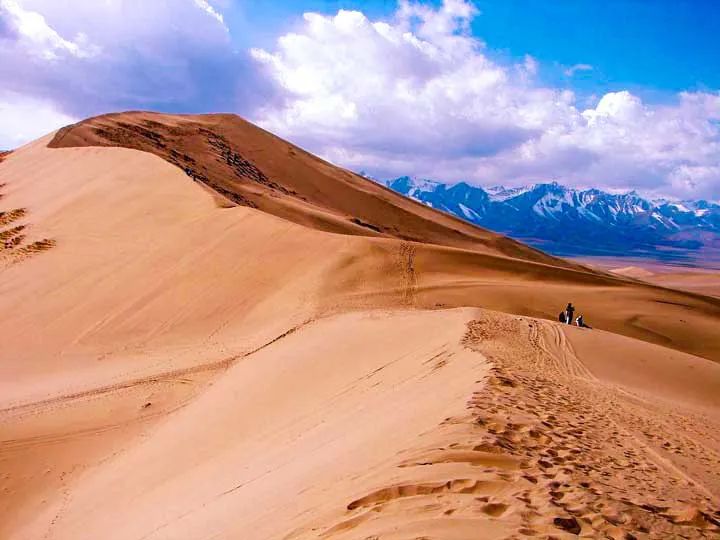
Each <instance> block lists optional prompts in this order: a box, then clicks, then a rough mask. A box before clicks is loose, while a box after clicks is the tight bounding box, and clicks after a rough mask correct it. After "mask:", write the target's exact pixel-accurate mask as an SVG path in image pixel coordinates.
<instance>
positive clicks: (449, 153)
mask: <svg viewBox="0 0 720 540" xmlns="http://www.w3.org/2000/svg"><path fill="white" fill-rule="evenodd" d="M718 36H720V8H718V7H717V4H716V3H715V2H714V1H709V2H703V1H702V0H693V1H688V0H671V1H670V0H656V1H653V2H647V1H644V0H623V1H621V0H606V1H604V2H596V1H594V0H555V1H551V0H543V1H540V0H476V1H471V0H399V1H395V0H373V1H365V2H363V1H359V0H347V1H343V0H294V1H288V2H281V1H260V0H254V1H251V0H152V1H147V0H96V1H92V2H88V1H85V0H0V148H15V147H17V146H20V145H22V144H24V143H26V142H28V141H30V140H33V139H35V138H37V137H39V136H41V135H43V134H45V133H47V132H49V131H52V130H54V129H57V128H58V127H60V126H63V125H66V124H68V123H72V122H75V121H77V120H79V119H82V118H85V117H88V116H92V115H96V114H101V113H105V112H111V111H118V110H134V109H150V110H158V111H164V112H197V113H201V112H219V111H222V112H234V113H237V114H240V115H241V116H243V117H245V118H247V119H249V120H251V121H253V122H255V123H257V124H259V125H260V126H262V127H264V128H266V129H268V130H270V131H273V132H274V133H276V134H278V135H280V136H282V137H284V138H286V139H288V140H290V141H292V142H294V143H296V144H298V145H300V146H302V147H304V148H306V149H308V150H310V151H312V152H314V153H316V154H318V155H320V156H322V157H324V158H326V159H328V160H330V161H332V162H333V163H336V164H338V165H342V166H344V167H348V168H350V169H353V170H355V171H362V172H365V173H367V174H369V175H372V176H374V177H377V178H393V177H396V176H402V175H412V176H419V177H423V178H434V179H439V180H443V181H447V182H457V181H466V182H469V183H472V184H476V185H497V184H504V185H507V186H512V185H521V184H527V183H534V182H546V181H551V180H554V181H558V182H560V183H562V184H565V185H569V186H573V187H598V188H602V189H608V190H612V191H625V190H633V189H634V190H637V191H639V192H640V193H643V194H646V195H648V196H667V197H671V198H681V199H682V198H706V199H711V200H718V199H720V69H718V62H717V59H718V58H720V37H718Z"/></svg>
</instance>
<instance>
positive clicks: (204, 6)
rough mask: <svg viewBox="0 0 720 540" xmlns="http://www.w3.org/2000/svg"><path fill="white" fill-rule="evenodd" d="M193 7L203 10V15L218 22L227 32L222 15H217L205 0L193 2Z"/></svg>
mask: <svg viewBox="0 0 720 540" xmlns="http://www.w3.org/2000/svg"><path fill="white" fill-rule="evenodd" d="M195 5H196V6H197V7H198V8H200V9H201V10H203V11H204V12H205V13H207V14H208V15H210V16H211V17H212V18H213V19H215V20H216V21H218V22H219V23H220V24H221V25H222V27H223V28H224V29H225V30H226V31H227V30H228V27H227V26H226V25H225V19H224V18H223V16H222V14H221V13H219V12H218V11H217V10H216V9H215V8H214V7H212V6H211V5H210V2H208V1H207V0H195Z"/></svg>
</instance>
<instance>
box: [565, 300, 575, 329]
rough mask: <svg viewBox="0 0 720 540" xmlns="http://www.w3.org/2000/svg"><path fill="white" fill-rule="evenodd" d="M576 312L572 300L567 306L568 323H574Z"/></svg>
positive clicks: (566, 316)
mask: <svg viewBox="0 0 720 540" xmlns="http://www.w3.org/2000/svg"><path fill="white" fill-rule="evenodd" d="M574 313H575V307H574V306H573V305H572V302H568V305H567V307H566V308H565V321H566V324H572V323H573V321H574V320H575V319H574V318H573V314H574Z"/></svg>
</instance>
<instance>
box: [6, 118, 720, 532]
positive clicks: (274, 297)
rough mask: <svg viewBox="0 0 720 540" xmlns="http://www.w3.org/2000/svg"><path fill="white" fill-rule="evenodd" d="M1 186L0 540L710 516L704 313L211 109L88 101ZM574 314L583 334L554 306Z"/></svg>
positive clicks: (677, 296) (719, 341)
mask: <svg viewBox="0 0 720 540" xmlns="http://www.w3.org/2000/svg"><path fill="white" fill-rule="evenodd" d="M48 145H50V147H48ZM186 167H190V168H191V170H190V171H187V170H185V169H186ZM0 183H2V184H3V187H2V193H3V197H2V199H0V211H2V212H4V213H3V214H2V215H3V216H5V218H6V221H3V222H2V227H0V229H2V230H3V231H6V230H11V229H13V228H16V227H19V226H22V227H23V228H22V230H21V231H19V232H16V233H12V235H14V236H11V237H12V238H14V237H16V236H19V235H22V238H21V240H20V241H18V243H17V245H11V246H8V247H7V249H5V250H4V251H3V253H2V258H1V259H0V264H1V266H0V273H1V274H2V280H1V281H0V310H2V313H3V317H2V318H0V339H1V340H2V355H1V357H0V409H2V410H0V423H1V424H0V425H2V433H1V434H0V441H1V442H0V538H5V537H7V538H28V539H34V538H48V539H64V538H68V539H70V538H72V539H77V538H98V537H102V538H123V539H126V538H137V539H140V538H144V539H152V538H157V539H160V538H188V539H189V538H192V539H196V538H258V539H261V538H262V539H267V538H278V539H280V538H284V539H294V538H362V539H365V538H451V539H453V538H458V539H459V538H468V537H476V536H477V535H478V534H480V535H481V537H486V538H508V537H522V536H540V537H547V536H548V535H550V536H555V537H557V538H563V537H572V536H573V535H575V534H577V533H582V535H584V536H591V537H598V538H605V537H609V538H631V537H635V538H642V537H648V538H668V537H677V536H679V535H681V534H682V535H686V536H689V537H702V535H703V534H704V535H705V537H710V536H712V535H713V534H718V533H719V532H720V523H718V519H720V515H718V514H717V508H718V501H719V499H718V498H719V497H720V445H719V443H718V440H717V437H716V436H715V433H717V432H718V430H717V428H718V427H719V426H718V424H720V416H719V415H718V411H719V410H720V401H719V398H718V396H719V395H720V393H719V392H718V388H720V367H719V366H718V364H717V363H716V361H718V360H720V333H718V332H717V328H718V322H720V299H716V298H710V297H707V296H703V295H699V294H694V293H690V292H682V291H675V290H671V289H668V288H666V287H658V286H654V285H650V284H644V283H641V282H639V281H637V280H635V279H628V278H626V277H623V276H613V275H611V274H606V273H602V272H597V271H593V270H590V269H588V268H585V267H583V266H579V265H576V264H571V263H566V262H564V261H561V260H559V259H555V258H553V257H549V256H546V255H544V254H542V253H540V252H537V251H535V250H532V249H530V248H527V247H525V246H523V245H521V244H518V243H517V242H513V241H511V240H507V239H504V238H502V237H499V236H498V235H495V234H493V233H490V232H488V231H484V230H481V229H477V228H475V227H472V226H470V225H468V224H465V223H462V222H460V221H458V220H456V219H454V218H451V217H449V216H447V215H445V214H442V213H439V212H435V211H433V210H432V209H429V208H426V207H423V206H421V205H418V204H416V203H414V202H412V201H407V200H405V199H402V198H400V197H398V196H397V195H395V194H393V193H391V192H389V191H387V190H384V189H383V188H381V187H379V186H376V185H375V184H373V183H371V182H369V181H367V180H365V179H363V178H361V177H357V176H354V175H352V174H350V173H348V172H347V171H343V170H341V169H337V168H335V167H333V166H332V165H330V164H328V163H325V162H322V161H320V160H318V159H317V158H315V157H313V156H310V155H309V154H306V153H305V152H303V151H301V150H300V149H297V148H295V147H293V146H292V145H289V144H288V143H285V142H284V141H282V140H280V139H278V138H276V137H274V136H273V135H271V134H268V133H266V132H263V131H261V130H258V129H257V128H255V127H254V126H252V125H251V124H248V123H246V122H244V121H241V120H239V119H236V118H235V117H227V116H223V115H212V116H205V117H189V116H163V115H148V114H147V113H142V114H141V113H130V114H125V115H119V116H118V115H113V116H106V117H99V118H98V119H94V120H91V121H89V122H85V123H81V124H79V125H76V126H74V127H71V128H69V129H66V130H63V131H62V132H60V133H59V134H58V135H57V136H56V135H54V134H53V135H49V136H48V137H45V138H43V139H40V140H38V141H36V142H35V143H32V144H30V145H28V146H26V147H24V148H21V149H19V150H17V151H15V152H13V153H12V154H11V155H9V156H7V157H6V159H5V160H4V162H3V163H2V165H0ZM8 216H10V217H11V218H12V219H10V218H8ZM367 225H372V227H368V226H367ZM38 242H40V244H38ZM29 246H35V248H33V249H25V248H28V247H29ZM37 246H41V248H37ZM569 300H571V301H573V302H574V303H575V304H576V305H577V306H578V309H579V311H580V312H581V313H583V314H584V315H585V316H586V320H587V321H588V322H589V323H590V324H591V325H592V326H594V327H595V329H594V330H592V331H590V330H586V329H579V328H574V327H567V326H561V325H559V324H557V323H555V322H553V321H554V320H555V319H556V317H557V312H558V311H560V309H561V308H562V307H563V306H564V305H565V303H566V302H567V301H569ZM628 535H630V536H628Z"/></svg>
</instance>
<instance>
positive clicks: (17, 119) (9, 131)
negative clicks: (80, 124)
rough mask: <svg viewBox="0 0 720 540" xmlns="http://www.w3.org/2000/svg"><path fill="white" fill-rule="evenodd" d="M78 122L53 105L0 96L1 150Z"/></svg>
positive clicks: (26, 98)
mask: <svg viewBox="0 0 720 540" xmlns="http://www.w3.org/2000/svg"><path fill="white" fill-rule="evenodd" d="M76 121H77V120H76V119H74V118H72V117H70V116H68V115H66V114H63V113H61V112H59V111H58V110H57V109H56V108H55V107H54V105H53V104H52V103H48V102H46V101H41V100H37V99H33V98H28V97H24V96H20V95H17V94H11V93H2V94H0V150H3V149H13V148H16V147H18V146H20V145H21V144H24V143H25V142H27V141H29V140H32V139H36V138H38V137H40V136H42V135H45V134H47V133H49V132H51V131H54V130H56V129H58V128H61V127H63V126H66V125H68V124H72V123H74V122H76Z"/></svg>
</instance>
